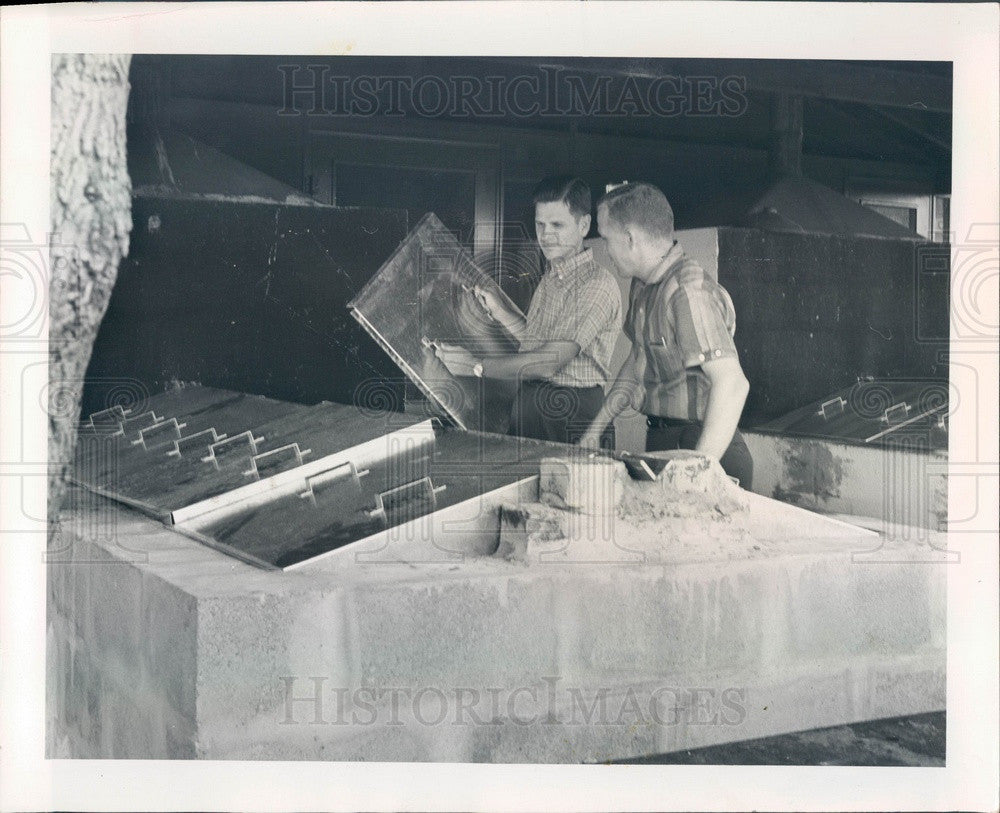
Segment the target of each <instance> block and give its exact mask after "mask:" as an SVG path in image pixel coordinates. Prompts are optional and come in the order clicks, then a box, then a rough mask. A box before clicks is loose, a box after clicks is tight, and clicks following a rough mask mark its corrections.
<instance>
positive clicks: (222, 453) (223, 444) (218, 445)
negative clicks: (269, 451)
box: [201, 429, 264, 469]
mask: <svg viewBox="0 0 1000 813" xmlns="http://www.w3.org/2000/svg"><path fill="white" fill-rule="evenodd" d="M263 440H264V438H263V437H259V438H255V437H254V436H253V431H252V430H250V429H248V430H247V431H246V432H240V434H238V435H233V436H232V437H231V438H224V439H223V440H219V441H216V442H215V443H213V444H212V445H211V446H209V447H208V455H206V456H205V457H203V458H202V459H201V462H202V463H211V464H212V465H213V466H215V468H217V469H218V468H221V467H222V466H223V465H228V464H230V463H233V462H234V461H239V462H243V461H246V460H249V459H250V458H252V457H253V456H254V455H255V454H257V444H258V443H260V442H261V441H263Z"/></svg>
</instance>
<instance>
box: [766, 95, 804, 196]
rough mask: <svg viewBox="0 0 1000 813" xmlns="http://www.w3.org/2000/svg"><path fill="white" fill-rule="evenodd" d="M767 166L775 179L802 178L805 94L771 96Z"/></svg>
mask: <svg viewBox="0 0 1000 813" xmlns="http://www.w3.org/2000/svg"><path fill="white" fill-rule="evenodd" d="M768 169H769V171H770V174H771V176H772V179H774V180H777V179H778V178H783V177H788V176H791V177H793V178H800V177H802V97H801V96H796V95H791V94H788V93H775V94H773V95H772V96H771V143H770V152H769V156H768Z"/></svg>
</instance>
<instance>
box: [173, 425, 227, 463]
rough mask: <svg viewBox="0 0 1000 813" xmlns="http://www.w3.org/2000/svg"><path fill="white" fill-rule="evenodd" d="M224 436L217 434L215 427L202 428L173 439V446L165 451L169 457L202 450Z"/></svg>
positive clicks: (223, 438)
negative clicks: (183, 436) (184, 436)
mask: <svg viewBox="0 0 1000 813" xmlns="http://www.w3.org/2000/svg"><path fill="white" fill-rule="evenodd" d="M225 438H226V436H225V435H224V434H223V435H217V434H216V433H215V427H211V428H209V429H202V430H201V431H200V432H195V433H194V434H193V435H188V436H187V437H186V438H178V439H177V440H175V441H174V448H173V449H171V450H170V451H168V452H167V455H168V456H169V457H183V456H184V454H186V453H187V452H190V451H192V450H195V451H199V452H203V451H205V450H206V449H207V448H208V447H209V446H211V445H212V444H213V443H215V442H216V441H218V440H225Z"/></svg>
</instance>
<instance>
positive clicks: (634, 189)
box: [597, 181, 674, 239]
mask: <svg viewBox="0 0 1000 813" xmlns="http://www.w3.org/2000/svg"><path fill="white" fill-rule="evenodd" d="M597 205H598V206H599V207H600V206H605V207H607V210H608V217H609V218H611V219H612V220H613V221H615V223H617V224H618V225H619V226H622V227H623V228H624V227H626V226H638V227H639V228H640V229H642V230H643V231H644V232H646V234H649V235H651V236H654V237H665V238H667V239H671V238H672V237H673V236H674V210H673V209H671V208H670V203H668V202H667V198H666V195H664V194H663V193H662V192H661V191H660V190H659V189H657V188H656V187H655V186H653V185H652V184H648V183H644V182H642V181H639V182H637V183H629V184H624V185H622V186H616V187H615V188H614V189H612V190H611V191H609V192H605V193H604V194H603V195H601V198H600V200H598V201H597Z"/></svg>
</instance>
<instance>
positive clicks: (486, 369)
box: [481, 341, 580, 380]
mask: <svg viewBox="0 0 1000 813" xmlns="http://www.w3.org/2000/svg"><path fill="white" fill-rule="evenodd" d="M579 352H580V348H579V346H578V345H577V344H575V343H574V342H569V341H559V342H548V343H546V344H545V345H543V346H542V347H540V348H538V349H537V350H528V351H525V352H523V353H511V354H508V355H504V356H490V357H487V358H484V359H482V360H481V364H482V365H483V375H484V376H485V377H486V378H499V379H505V380H519V379H529V380H530V379H538V378H551V377H552V376H554V375H555V374H556V373H557V372H559V370H561V369H562V368H563V367H565V366H566V364H567V363H569V362H570V361H571V360H572V359H574V358H575V357H576V356H577V355H578V354H579Z"/></svg>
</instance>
